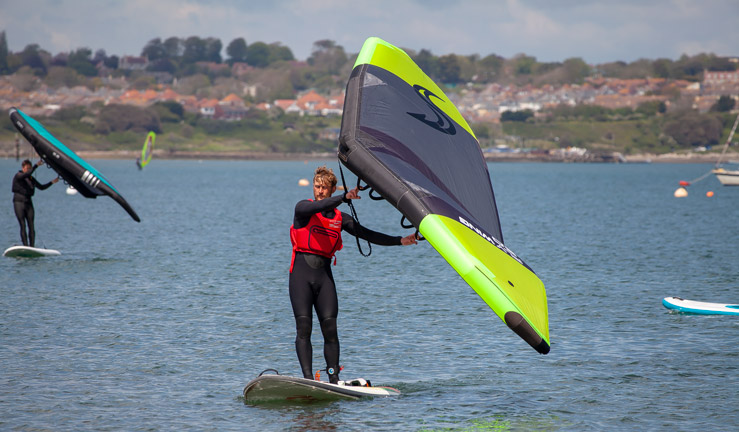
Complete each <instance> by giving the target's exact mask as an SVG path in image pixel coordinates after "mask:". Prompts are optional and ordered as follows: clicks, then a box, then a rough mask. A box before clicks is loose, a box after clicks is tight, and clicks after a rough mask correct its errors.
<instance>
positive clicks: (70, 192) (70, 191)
mask: <svg viewBox="0 0 739 432" xmlns="http://www.w3.org/2000/svg"><path fill="white" fill-rule="evenodd" d="M76 194H77V189H75V188H74V186H67V195H76Z"/></svg>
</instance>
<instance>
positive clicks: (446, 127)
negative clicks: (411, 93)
mask: <svg viewBox="0 0 739 432" xmlns="http://www.w3.org/2000/svg"><path fill="white" fill-rule="evenodd" d="M413 89H414V90H416V94H417V95H418V97H420V98H421V99H422V100H423V101H424V102H426V104H427V105H428V106H429V108H430V109H431V111H432V112H433V115H431V116H428V115H426V114H424V113H412V112H409V113H407V114H408V115H410V116H411V117H413V118H415V119H417V120H419V121H421V122H423V123H425V124H427V125H429V126H431V127H432V128H434V129H436V130H438V131H439V132H442V133H445V134H447V135H454V134H456V133H457V129H456V128H455V127H454V123H452V121H451V120H450V119H449V117H447V115H446V114H445V113H444V111H442V110H441V108H439V107H438V106H436V105H435V104H434V103H433V102H432V101H431V98H432V97H435V98H436V99H438V100H440V101H443V99H442V98H440V97H439V96H436V95H435V94H433V93H432V92H431V90H429V89H427V88H424V87H423V86H420V85H418V84H415V85H414V86H413ZM434 115H435V116H436V118H435V119H434V118H433V117H434Z"/></svg>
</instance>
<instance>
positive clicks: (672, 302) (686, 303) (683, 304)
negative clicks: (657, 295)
mask: <svg viewBox="0 0 739 432" xmlns="http://www.w3.org/2000/svg"><path fill="white" fill-rule="evenodd" d="M662 305H663V306H664V307H666V308H667V309H670V310H674V311H677V312H682V313H689V314H700V315H739V304H725V303H710V302H700V301H695V300H687V299H684V298H680V297H665V298H664V299H662Z"/></svg>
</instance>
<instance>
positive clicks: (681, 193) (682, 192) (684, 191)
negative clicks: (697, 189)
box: [675, 187, 688, 198]
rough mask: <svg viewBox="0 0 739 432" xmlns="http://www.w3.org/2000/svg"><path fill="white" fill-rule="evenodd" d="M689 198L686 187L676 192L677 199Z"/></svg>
mask: <svg viewBox="0 0 739 432" xmlns="http://www.w3.org/2000/svg"><path fill="white" fill-rule="evenodd" d="M686 196H688V190H687V189H685V188H684V187H679V188H677V189H676V190H675V198H685V197H686Z"/></svg>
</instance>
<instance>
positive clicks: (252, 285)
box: [0, 160, 739, 431]
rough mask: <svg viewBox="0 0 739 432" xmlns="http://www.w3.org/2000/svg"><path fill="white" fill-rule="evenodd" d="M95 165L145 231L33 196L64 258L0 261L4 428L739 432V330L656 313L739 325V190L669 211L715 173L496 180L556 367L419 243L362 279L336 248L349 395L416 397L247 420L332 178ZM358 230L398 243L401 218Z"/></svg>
mask: <svg viewBox="0 0 739 432" xmlns="http://www.w3.org/2000/svg"><path fill="white" fill-rule="evenodd" d="M91 162H92V164H93V165H94V166H95V167H96V168H98V169H99V170H100V171H101V172H103V173H104V174H105V175H106V177H107V178H108V180H109V181H110V182H111V183H113V185H115V186H116V188H118V189H119V191H120V192H121V193H122V194H123V196H124V197H125V198H126V199H127V200H128V201H129V202H130V203H131V205H132V206H133V208H134V209H135V210H136V211H137V212H138V214H139V215H140V216H141V219H142V222H141V223H140V224H137V223H136V222H134V221H132V220H131V219H130V218H129V216H128V215H127V214H126V213H125V211H124V210H123V209H121V208H120V207H119V206H118V205H117V204H116V203H115V202H114V201H113V200H111V199H110V198H108V197H100V198H98V199H95V200H89V199H84V198H82V197H80V196H68V195H66V194H65V192H64V187H63V186H62V184H61V183H59V184H57V185H55V186H54V187H52V188H51V189H49V190H47V191H39V192H37V194H36V197H35V200H34V202H35V207H36V224H37V245H39V246H46V247H49V248H53V249H58V250H60V251H61V252H62V255H61V256H59V257H50V258H42V259H9V258H0V365H1V366H0V429H3V430H75V431H77V430H96V431H100V430H142V429H146V430H214V431H229V430H234V431H236V430H239V431H241V430H260V431H266V430H300V431H303V430H305V431H308V430H337V431H338V430H341V431H345V430H357V431H359V430H493V429H495V430H500V429H502V430H567V431H569V430H685V431H692V430H696V429H699V428H700V429H706V430H737V428H739V414H738V413H737V407H738V406H739V378H738V376H739V344H737V341H739V317H725V316H695V315H680V314H672V313H669V312H668V311H667V309H665V308H664V307H662V305H661V299H662V298H663V297H666V296H673V295H676V296H681V297H686V298H690V299H696V300H703V301H714V302H723V303H739V223H737V222H738V217H739V188H728V187H722V186H720V185H719V184H718V181H716V179H715V178H712V177H709V178H707V179H706V180H704V181H702V182H700V183H698V184H696V185H694V186H691V187H690V188H689V192H690V195H689V196H688V197H687V198H683V199H676V198H674V197H673V195H672V194H673V191H674V190H675V188H676V187H677V182H678V180H681V179H683V180H689V179H693V178H697V177H699V176H700V175H701V174H703V173H705V172H707V171H708V170H709V169H710V166H708V165H691V164H686V165H666V164H644V165H598V164H583V165H581V164H490V166H489V168H490V172H491V176H492V180H493V186H494V189H495V192H496V199H497V202H498V205H499V212H500V218H501V224H502V227H503V233H504V236H505V240H506V244H507V245H508V246H509V247H510V248H511V249H513V250H514V251H515V252H516V253H517V254H518V255H519V256H521V257H523V259H524V260H526V262H527V263H528V264H529V265H530V266H531V267H532V268H533V269H534V270H535V271H536V272H537V274H538V275H539V276H540V278H541V279H542V280H543V281H544V283H545V285H546V287H547V293H548V299H549V314H550V331H551V341H552V350H551V353H550V354H548V355H546V356H541V355H539V354H537V353H536V352H535V351H534V350H533V349H531V348H530V347H529V346H528V345H527V344H526V343H525V342H523V341H522V340H521V339H519V338H518V336H516V335H515V334H514V333H513V332H511V331H510V330H509V329H508V328H507V327H506V326H505V325H504V324H503V323H502V322H501V321H500V320H499V319H498V318H497V316H495V314H494V313H493V312H492V311H491V310H490V309H489V308H488V307H487V306H486V305H485V304H484V302H483V301H482V300H480V298H479V297H478V296H477V295H476V294H475V293H474V292H473V291H472V289H470V288H469V287H468V286H467V285H466V284H465V283H464V282H463V281H462V279H461V278H460V277H459V276H457V274H456V273H455V272H454V271H453V270H452V268H451V267H450V266H449V265H448V264H446V262H445V261H444V260H443V259H442V258H440V256H439V254H438V253H437V252H436V251H434V250H433V248H431V247H430V246H429V245H428V244H425V243H423V244H419V245H418V246H414V247H379V246H376V247H374V248H373V249H372V255H371V257H370V258H364V257H362V256H360V255H359V253H358V252H357V248H356V245H355V243H354V242H353V240H352V239H351V238H347V237H346V236H345V244H346V246H345V248H344V250H343V251H341V252H340V253H339V254H338V265H337V266H336V267H335V268H334V275H335V277H336V280H337V284H338V290H339V304H340V314H339V334H340V338H341V342H342V345H341V348H342V361H341V362H342V364H343V365H344V366H345V370H344V372H343V374H342V376H344V377H346V378H350V377H356V376H362V377H366V378H369V379H371V380H372V381H373V382H374V383H375V384H384V385H390V386H393V387H396V388H398V389H400V390H401V391H402V392H403V394H402V396H400V397H398V398H388V399H374V400H365V401H353V402H336V403H330V404H324V405H308V406H251V405H246V404H244V401H243V399H242V398H241V391H242V389H243V387H244V385H245V384H246V383H247V382H248V381H249V380H250V379H252V378H254V377H255V376H256V375H257V374H258V373H259V372H261V371H262V370H264V369H267V368H275V369H278V370H279V371H280V372H281V373H286V374H298V372H299V367H298V363H297V359H296V357H295V353H294V346H293V341H294V322H293V317H292V311H291V308H290V302H289V298H288V295H287V271H288V267H289V260H290V243H289V237H288V228H289V226H290V224H291V222H292V211H293V207H294V205H295V203H296V202H297V201H298V200H299V199H302V198H308V197H310V194H311V191H310V189H309V188H306V187H299V186H298V185H297V182H298V179H300V178H309V177H310V176H311V175H312V171H313V169H314V168H315V166H316V165H318V164H319V162H314V161H311V162H308V163H304V162H252V161H238V162H236V161H234V162H231V161H228V162H227V161H165V160H155V161H153V162H152V164H151V165H149V166H148V167H147V168H146V169H145V170H144V171H141V172H139V171H138V170H137V169H136V167H135V164H134V162H133V161H115V160H94V161H91ZM328 164H329V166H332V167H334V168H337V167H338V165H337V163H336V162H335V161H328ZM19 166H20V164H19V163H17V162H16V161H14V160H0V172H1V173H3V175H2V176H0V177H1V178H0V190H2V191H5V194H6V195H5V197H6V199H5V204H4V205H2V206H0V220H2V221H3V222H2V225H1V226H2V227H3V228H2V230H1V231H0V247H2V248H3V249H4V248H5V247H7V246H10V245H12V244H16V243H18V239H19V235H18V228H17V223H16V221H15V217H14V215H13V210H12V205H11V193H10V180H11V178H12V176H13V173H14V172H16V171H17V170H18V169H19ZM52 176H53V175H52V172H51V171H49V170H47V169H46V168H40V169H39V170H38V171H37V177H38V178H39V180H41V181H48V180H49V179H51V178H52ZM708 190H713V191H714V192H715V195H714V196H713V197H712V198H708V197H706V195H705V193H706V191H708ZM344 210H347V209H344ZM357 210H358V212H359V217H360V220H361V222H362V223H363V224H365V225H367V226H368V227H370V228H373V229H376V230H379V231H383V232H386V233H390V234H404V233H405V230H403V229H402V228H401V227H400V226H399V221H400V217H399V214H398V213H397V212H396V211H395V210H394V209H392V208H391V207H390V206H389V205H388V204H386V203H382V202H375V201H371V200H369V199H367V197H366V195H365V199H363V200H361V202H359V203H357ZM317 327H318V326H317V325H315V326H314V335H313V338H314V354H315V355H314V358H315V360H314V365H315V366H317V367H318V366H320V365H321V362H322V358H321V341H322V339H321V336H320V332H319V331H318V329H317Z"/></svg>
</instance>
